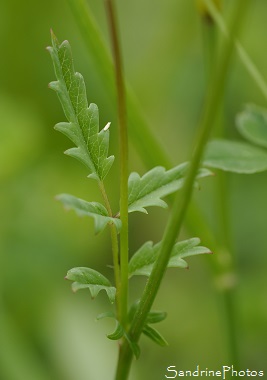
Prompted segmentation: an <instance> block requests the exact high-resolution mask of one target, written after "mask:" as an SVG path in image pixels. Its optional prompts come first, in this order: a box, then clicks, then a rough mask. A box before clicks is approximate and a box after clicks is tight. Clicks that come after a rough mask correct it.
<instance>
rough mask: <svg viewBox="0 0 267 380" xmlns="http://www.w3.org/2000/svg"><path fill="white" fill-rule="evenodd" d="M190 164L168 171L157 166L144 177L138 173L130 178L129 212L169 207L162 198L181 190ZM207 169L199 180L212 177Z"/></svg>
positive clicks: (134, 173) (200, 172)
mask: <svg viewBox="0 0 267 380" xmlns="http://www.w3.org/2000/svg"><path fill="white" fill-rule="evenodd" d="M187 169H188V163H183V164H181V165H178V166H176V167H174V168H173V169H170V170H168V171H166V169H165V168H163V167H161V166H157V167H155V168H153V169H152V170H150V171H149V172H147V173H146V174H144V175H143V176H142V177H140V175H139V174H138V173H136V172H133V173H131V174H130V176H129V180H128V187H129V196H128V210H129V212H134V211H140V212H144V213H147V210H146V207H149V206H159V207H164V208H166V207H167V203H166V202H164V201H163V200H162V199H161V198H162V197H165V196H166V195H169V194H171V193H174V192H175V191H177V190H179V189H180V188H181V187H182V186H183V183H184V178H185V174H186V172H187ZM211 174H212V173H211V172H210V171H209V170H207V169H200V170H199V172H198V176H197V178H200V177H205V176H207V175H211Z"/></svg>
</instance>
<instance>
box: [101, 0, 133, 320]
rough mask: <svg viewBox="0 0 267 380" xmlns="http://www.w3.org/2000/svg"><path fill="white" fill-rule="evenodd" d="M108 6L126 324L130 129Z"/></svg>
mask: <svg viewBox="0 0 267 380" xmlns="http://www.w3.org/2000/svg"><path fill="white" fill-rule="evenodd" d="M106 10H107V16H108V20H109V27H110V36H111V41H112V48H113V57H114V64H115V74H116V87H117V98H118V120H119V140H120V217H121V222H122V228H121V233H120V267H121V272H120V273H121V287H120V298H121V307H122V310H121V319H120V322H121V323H122V325H123V326H126V324H127V311H128V133H127V120H126V97H125V88H124V80H123V67H122V57H121V51H120V43H119V33H118V26H117V19H116V11H115V4H114V1H113V0H106Z"/></svg>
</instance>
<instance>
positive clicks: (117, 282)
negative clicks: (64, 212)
mask: <svg viewBox="0 0 267 380" xmlns="http://www.w3.org/2000/svg"><path fill="white" fill-rule="evenodd" d="M98 185H99V189H100V192H101V194H102V197H103V199H104V203H105V206H106V208H107V211H108V215H109V216H110V217H112V216H113V214H112V210H111V207H110V202H109V199H108V196H107V193H106V189H105V186H104V183H103V181H100V182H99V183H98ZM109 228H110V237H111V248H112V257H113V266H114V277H115V286H116V289H117V291H116V307H117V316H118V319H120V318H121V313H122V306H121V297H120V294H121V280H120V266H119V246H118V239H117V230H116V227H115V225H114V224H110V226H109Z"/></svg>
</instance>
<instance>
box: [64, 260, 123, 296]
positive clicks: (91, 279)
mask: <svg viewBox="0 0 267 380" xmlns="http://www.w3.org/2000/svg"><path fill="white" fill-rule="evenodd" d="M65 278H66V280H70V281H73V284H72V290H73V291H74V292H77V290H80V289H86V288H88V289H89V290H90V293H91V296H92V298H95V297H96V296H97V295H98V293H99V292H100V290H105V291H106V292H107V295H108V298H109V300H110V302H111V303H114V301H115V296H116V288H114V287H113V286H112V285H111V284H110V282H109V280H108V279H107V278H106V277H105V276H103V275H102V274H101V273H99V272H97V271H96V270H94V269H91V268H85V267H79V268H72V269H70V270H69V271H68V273H67V276H66V277H65Z"/></svg>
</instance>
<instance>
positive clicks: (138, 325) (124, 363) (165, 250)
mask: <svg viewBox="0 0 267 380" xmlns="http://www.w3.org/2000/svg"><path fill="white" fill-rule="evenodd" d="M242 3H243V0H242V1H241V0H240V1H239V2H237V3H236V4H237V5H236V8H235V14H234V19H233V23H232V25H231V29H230V32H231V33H230V36H231V38H230V39H229V40H228V41H227V42H226V43H225V46H224V49H223V51H222V55H221V59H220V61H219V64H218V67H217V70H215V72H214V75H213V78H212V81H211V86H210V88H209V91H208V95H207V101H206V106H205V109H204V113H203V117H202V121H201V123H200V129H199V136H198V138H197V139H196V149H195V153H194V156H193V159H192V161H191V165H190V168H189V173H188V176H187V178H186V182H185V185H184V187H183V188H182V191H181V193H180V194H179V193H178V194H177V196H176V199H175V202H174V205H173V209H172V213H171V216H170V219H169V222H168V224H167V227H166V229H165V233H164V236H163V240H162V248H161V251H160V254H159V257H158V259H157V261H156V262H155V265H154V267H153V270H152V273H151V275H150V277H149V279H148V281H147V284H146V287H145V290H144V293H143V295H142V297H141V300H140V304H139V307H138V309H137V311H136V314H135V316H134V319H133V323H132V325H131V327H130V331H129V336H130V339H131V340H132V341H134V342H137V341H138V339H139V337H140V335H141V333H142V329H143V326H144V324H145V320H146V318H147V314H148V312H149V310H150V308H151V306H152V304H153V302H154V299H155V297H156V294H157V292H158V289H159V286H160V283H161V280H162V278H163V275H164V273H165V270H166V267H167V264H168V261H169V258H170V253H171V250H172V247H173V245H174V243H175V240H176V237H177V235H178V234H179V232H180V229H181V226H182V223H183V220H184V216H185V213H186V210H187V207H188V205H189V202H190V199H191V194H192V191H193V187H194V181H195V176H196V174H197V170H198V167H199V164H200V161H201V157H202V153H203V150H204V147H205V145H206V142H207V140H208V137H209V134H210V132H211V130H212V127H213V123H214V121H215V118H216V114H217V111H218V108H219V105H220V101H221V98H222V93H223V91H222V90H223V88H224V84H225V79H226V75H227V70H228V66H229V61H230V56H231V52H232V49H233V38H232V36H234V35H235V32H236V26H237V20H238V19H239V16H240V14H241V9H242V5H243V4H242ZM131 361H132V352H131V350H130V347H129V344H128V342H127V341H124V342H123V345H122V347H121V350H120V355H119V361H118V367H117V374H116V380H126V379H127V377H128V374H129V371H130V366H131Z"/></svg>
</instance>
